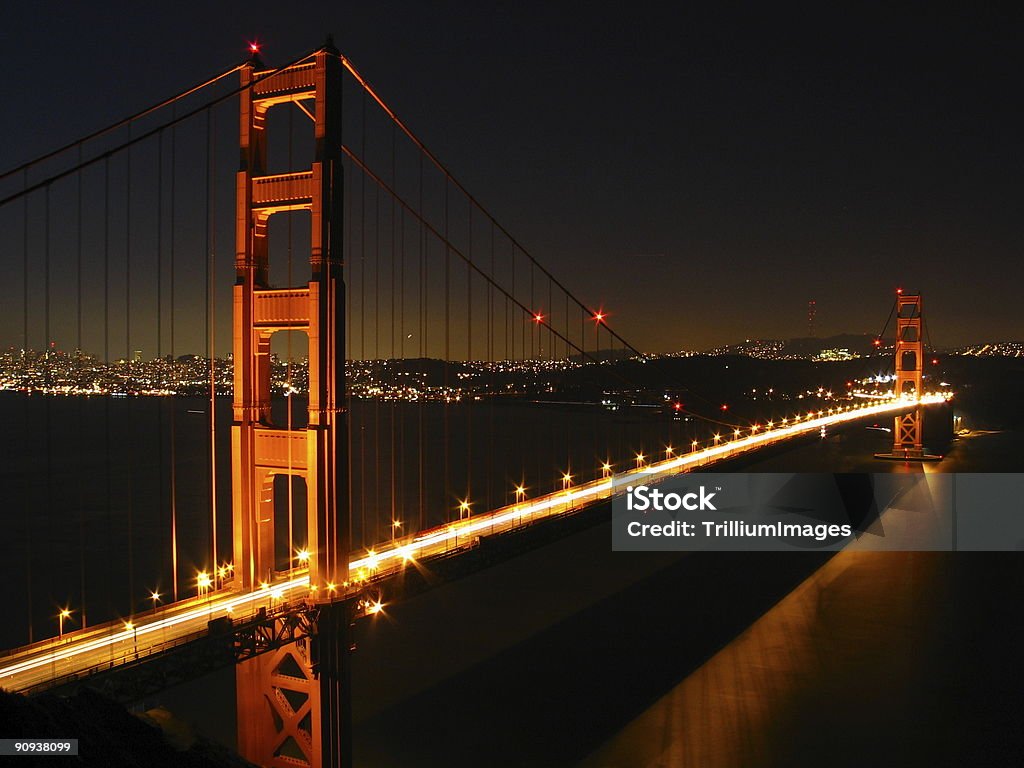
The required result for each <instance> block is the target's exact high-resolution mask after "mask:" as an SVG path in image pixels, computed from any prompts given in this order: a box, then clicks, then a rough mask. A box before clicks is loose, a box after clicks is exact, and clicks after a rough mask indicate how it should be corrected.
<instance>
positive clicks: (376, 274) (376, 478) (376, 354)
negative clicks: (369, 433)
mask: <svg viewBox="0 0 1024 768" xmlns="http://www.w3.org/2000/svg"><path fill="white" fill-rule="evenodd" d="M373 200H374V203H373V220H374V225H373V254H374V255H373V365H374V366H377V365H380V188H379V187H377V188H376V190H375V193H374V198H373ZM369 370H374V367H370V368H369ZM382 374H383V370H379V371H378V372H377V373H375V374H374V375H375V376H378V377H379V376H380V375H382ZM371 541H372V542H373V543H376V542H378V541H380V395H379V394H375V395H374V396H373V539H372V540H371Z"/></svg>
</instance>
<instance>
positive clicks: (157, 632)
mask: <svg viewBox="0 0 1024 768" xmlns="http://www.w3.org/2000/svg"><path fill="white" fill-rule="evenodd" d="M943 401H944V398H943V397H942V396H941V395H928V396H925V397H923V398H921V401H920V403H921V404H924V405H930V404H936V403H941V402H943ZM916 404H917V402H916V401H909V400H883V401H878V402H872V403H865V404H863V405H861V406H857V407H854V406H850V407H847V408H837V409H832V410H831V411H830V412H828V413H821V414H820V415H813V416H811V415H809V416H808V417H807V418H805V419H803V420H801V421H799V422H793V423H789V424H787V425H785V426H779V427H776V428H772V429H764V430H761V431H758V432H755V433H753V434H750V435H748V436H746V437H739V438H737V439H734V440H729V441H724V442H722V443H720V444H718V445H713V446H710V447H707V448H704V449H701V450H697V451H693V452H690V453H686V454H682V455H679V456H672V457H669V458H667V459H665V460H664V461H660V462H654V463H651V464H645V465H641V466H638V467H636V468H634V469H631V470H628V471H625V472H620V473H616V474H614V475H610V476H609V477H606V478H602V479H598V480H593V481H590V482H588V483H583V484H580V485H577V486H573V487H569V488H566V489H565V490H563V491H558V492H556V493H550V494H546V495H544V496H539V497H536V498H533V499H530V500H524V501H521V502H519V503H516V504H512V505H509V506H506V507H501V508H499V509H496V510H493V511H491V512H487V513H483V514H479V515H474V516H472V517H467V518H466V519H463V520H459V521H457V522H453V523H450V524H447V525H443V526H439V527H437V528H434V529H431V530H428V531H423V532H421V533H419V534H416V535H413V536H407V537H404V538H398V539H396V540H395V541H392V542H386V543H383V544H381V545H380V546H379V548H378V549H376V550H372V551H369V552H367V553H365V554H363V555H361V556H359V557H357V558H355V559H354V560H352V561H351V563H350V573H351V575H352V581H351V582H350V583H349V584H347V585H339V587H338V589H337V590H336V592H337V595H335V594H332V595H330V597H331V598H334V597H335V596H336V597H337V599H343V598H351V597H353V596H355V595H357V594H359V593H360V592H363V591H365V589H366V585H367V583H368V582H370V580H372V579H377V578H380V577H382V576H387V575H389V574H392V573H395V572H398V571H400V570H401V569H402V568H404V567H405V566H406V565H407V564H408V563H409V562H410V561H412V560H419V559H426V558H428V557H435V556H438V555H442V554H446V553H452V552H454V551H457V550H460V549H467V548H471V547H472V546H473V545H474V543H475V542H476V540H477V539H478V537H480V536H484V535H491V534H496V533H503V532H506V531H510V530H514V529H516V528H518V527H521V526H523V525H528V524H530V523H531V522H533V521H535V520H539V519H543V518H545V517H551V516H556V515H562V514H565V513H566V512H571V511H573V510H576V509H582V508H584V507H587V506H589V505H591V504H593V503H595V502H597V501H602V500H605V499H609V498H611V497H612V496H614V495H615V494H617V493H619V492H620V490H619V489H621V488H624V487H625V486H627V485H630V484H633V483H635V482H637V481H638V480H641V479H642V480H645V481H650V480H656V479H659V478H664V477H668V476H671V475H674V474H679V473H683V472H689V471H692V470H694V469H698V468H702V467H706V466H709V465H712V464H715V463H717V462H720V461H724V460H727V459H730V458H733V457H735V456H738V455H740V454H743V453H746V452H749V451H753V450H757V449H760V448H765V447H767V446H769V445H774V444H777V443H780V442H783V441H786V440H791V439H793V438H796V437H800V436H804V435H808V434H813V433H815V432H817V431H819V430H820V429H821V428H822V427H828V426H835V425H839V424H843V423H848V422H852V421H855V420H858V419H862V418H871V417H876V416H881V415H889V414H893V413H896V412H898V411H900V410H902V409H905V408H909V407H913V406H915V405H916ZM309 597H310V592H309V587H308V578H307V576H306V574H305V572H304V571H302V570H295V571H293V572H292V573H290V574H289V573H282V574H280V575H279V577H278V579H277V580H275V581H274V583H272V584H268V585H266V586H265V587H262V588H260V589H257V590H254V591H251V592H244V593H243V592H239V591H237V590H234V589H231V588H230V587H229V588H225V589H220V590H217V591H211V592H209V593H208V594H205V595H203V596H197V597H193V598H190V599H187V600H182V601H179V602H177V603H174V604H170V605H167V606H162V607H159V608H157V609H155V610H150V611H147V612H145V613H140V614H137V615H135V616H134V617H133V618H132V621H131V623H130V624H127V623H125V622H108V623H106V624H103V625H97V626H94V627H90V628H88V629H84V630H77V631H74V632H68V633H65V634H64V636H63V637H62V638H53V639H50V640H45V641H42V642H39V643H35V644H33V645H30V646H26V647H23V648H17V649H13V650H11V651H8V652H7V653H6V654H5V655H4V657H3V658H2V660H0V686H2V687H3V688H5V689H7V690H11V691H27V690H30V689H31V690H38V689H40V688H44V687H47V686H48V685H50V684H53V683H60V682H63V681H67V680H72V679H76V678H81V677H83V676H88V675H91V674H95V673H97V672H101V671H105V670H109V669H111V668H114V667H117V666H121V665H125V664H129V663H136V662H138V661H141V660H144V659H145V658H146V657H149V656H153V655H155V654H160V653H164V652H166V651H168V650H169V649H172V648H174V647H177V646H181V645H183V644H186V643H188V642H191V641H192V640H195V639H197V638H199V637H203V636H204V635H205V634H206V631H207V626H208V623H209V622H210V621H211V620H212V619H217V618H222V617H225V616H228V617H231V618H232V619H242V620H244V619H250V618H253V617H255V616H256V615H257V614H258V612H259V611H260V610H261V609H266V610H268V611H270V612H272V613H273V612H275V611H279V610H280V609H281V608H282V607H284V606H285V605H286V604H298V603H301V602H303V601H305V600H307V599H308V598H309Z"/></svg>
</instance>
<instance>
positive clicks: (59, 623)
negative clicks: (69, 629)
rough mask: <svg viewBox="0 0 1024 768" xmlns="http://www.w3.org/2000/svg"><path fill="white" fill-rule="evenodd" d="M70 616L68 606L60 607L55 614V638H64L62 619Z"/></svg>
mask: <svg viewBox="0 0 1024 768" xmlns="http://www.w3.org/2000/svg"><path fill="white" fill-rule="evenodd" d="M70 617H71V611H70V609H68V608H61V609H60V613H59V614H57V639H58V640H63V639H64V619H67V618H70Z"/></svg>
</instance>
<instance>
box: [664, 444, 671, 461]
mask: <svg viewBox="0 0 1024 768" xmlns="http://www.w3.org/2000/svg"><path fill="white" fill-rule="evenodd" d="M672 450H673V448H672V446H671V445H667V446H665V461H668V460H669V459H671V458H672Z"/></svg>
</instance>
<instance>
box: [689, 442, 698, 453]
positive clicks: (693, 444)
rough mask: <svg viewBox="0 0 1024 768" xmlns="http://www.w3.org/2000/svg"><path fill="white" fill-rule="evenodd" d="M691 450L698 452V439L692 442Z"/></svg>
mask: <svg viewBox="0 0 1024 768" xmlns="http://www.w3.org/2000/svg"><path fill="white" fill-rule="evenodd" d="M690 450H692V451H694V452H696V450H697V441H696V440H694V441H693V442H692V443H690Z"/></svg>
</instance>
